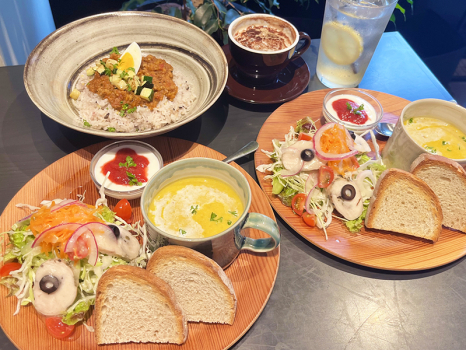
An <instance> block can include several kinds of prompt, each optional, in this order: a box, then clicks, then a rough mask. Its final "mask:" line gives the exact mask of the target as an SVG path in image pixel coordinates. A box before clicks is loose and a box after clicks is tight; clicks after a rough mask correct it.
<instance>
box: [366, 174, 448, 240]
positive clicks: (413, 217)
mask: <svg viewBox="0 0 466 350" xmlns="http://www.w3.org/2000/svg"><path fill="white" fill-rule="evenodd" d="M442 219H443V216H442V208H441V207H440V202H439V200H438V198H437V196H436V195H435V193H434V192H433V191H432V190H431V189H430V187H429V186H428V185H427V184H426V183H425V182H424V181H422V180H421V179H419V178H418V177H416V176H414V175H412V174H410V173H408V172H406V171H403V170H399V169H388V170H385V171H384V172H383V173H382V175H380V178H379V180H378V182H377V185H376V186H375V189H374V195H373V196H372V198H371V201H370V204H369V208H368V210H367V215H366V221H365V224H366V227H369V228H375V229H379V230H386V231H393V232H398V233H404V234H407V235H411V236H416V237H420V238H424V239H427V240H430V241H433V242H436V241H437V240H438V237H439V235H440V232H441V231H442Z"/></svg>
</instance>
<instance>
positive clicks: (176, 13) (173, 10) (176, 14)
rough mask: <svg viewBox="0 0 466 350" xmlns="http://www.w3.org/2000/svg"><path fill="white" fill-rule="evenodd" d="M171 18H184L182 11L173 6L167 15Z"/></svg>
mask: <svg viewBox="0 0 466 350" xmlns="http://www.w3.org/2000/svg"><path fill="white" fill-rule="evenodd" d="M167 14H168V15H169V16H172V17H177V18H181V17H182V13H181V11H180V9H179V8H178V7H176V6H172V7H170V8H169V9H168V13H167Z"/></svg>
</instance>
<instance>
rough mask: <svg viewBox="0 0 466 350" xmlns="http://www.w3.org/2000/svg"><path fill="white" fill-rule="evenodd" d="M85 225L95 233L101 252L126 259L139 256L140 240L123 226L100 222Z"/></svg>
mask: <svg viewBox="0 0 466 350" xmlns="http://www.w3.org/2000/svg"><path fill="white" fill-rule="evenodd" d="M85 226H86V227H88V228H89V229H90V230H91V231H92V232H93V233H94V236H95V239H96V241H97V246H98V247H99V251H100V252H102V253H105V254H108V255H112V256H117V257H120V258H123V259H126V260H133V259H135V258H137V257H138V255H139V249H140V248H141V246H140V244H139V241H138V240H137V239H136V237H134V236H133V235H132V234H131V232H129V231H128V230H126V229H124V228H123V227H121V226H117V225H113V224H109V225H105V224H102V223H100V222H93V223H89V224H86V225H85Z"/></svg>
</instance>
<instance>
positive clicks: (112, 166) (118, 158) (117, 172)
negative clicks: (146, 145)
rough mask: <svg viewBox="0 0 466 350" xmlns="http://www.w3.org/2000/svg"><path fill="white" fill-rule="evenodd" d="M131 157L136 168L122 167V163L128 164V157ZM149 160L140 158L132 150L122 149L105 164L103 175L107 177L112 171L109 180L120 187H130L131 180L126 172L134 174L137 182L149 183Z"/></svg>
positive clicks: (102, 170)
mask: <svg viewBox="0 0 466 350" xmlns="http://www.w3.org/2000/svg"><path fill="white" fill-rule="evenodd" d="M128 156H130V157H131V158H132V159H133V162H134V163H135V164H136V166H120V163H127V160H126V157H128ZM148 166H149V159H147V158H146V157H144V156H140V155H138V154H137V153H136V151H134V150H133V149H131V148H122V149H120V150H118V152H117V153H116V154H115V158H114V159H113V160H111V161H109V162H107V163H105V164H104V165H103V166H102V168H101V172H102V174H104V175H106V174H107V172H109V171H110V175H109V177H108V179H109V180H110V181H112V182H113V183H115V184H118V185H128V186H129V185H130V181H131V179H130V178H129V176H128V174H127V173H126V172H130V173H131V174H133V175H134V176H135V177H136V179H137V181H139V182H142V183H145V182H147V180H148V179H147V167H148Z"/></svg>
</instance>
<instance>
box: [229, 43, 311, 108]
mask: <svg viewBox="0 0 466 350" xmlns="http://www.w3.org/2000/svg"><path fill="white" fill-rule="evenodd" d="M222 49H223V52H224V53H225V56H226V58H227V61H228V80H227V84H226V86H225V89H226V90H227V92H228V94H229V95H230V96H232V97H234V98H237V99H238V100H241V101H244V102H248V103H254V104H268V103H280V102H286V101H290V100H292V99H294V98H296V97H298V96H299V95H300V94H301V93H302V92H303V91H304V89H306V87H307V86H308V84H309V79H310V78H311V74H310V72H309V67H308V66H307V64H306V62H305V61H304V60H303V59H302V58H301V57H298V58H296V59H295V60H293V61H291V62H290V63H289V64H288V66H287V67H286V68H285V69H283V70H282V71H281V72H280V73H279V74H278V77H277V79H276V80H275V81H274V82H272V83H270V84H267V85H258V86H254V83H253V82H251V80H246V79H244V78H243V77H242V76H241V75H240V73H239V72H238V69H237V68H236V63H235V61H234V60H233V58H232V57H231V54H230V48H229V46H228V45H225V46H223V47H222Z"/></svg>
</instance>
